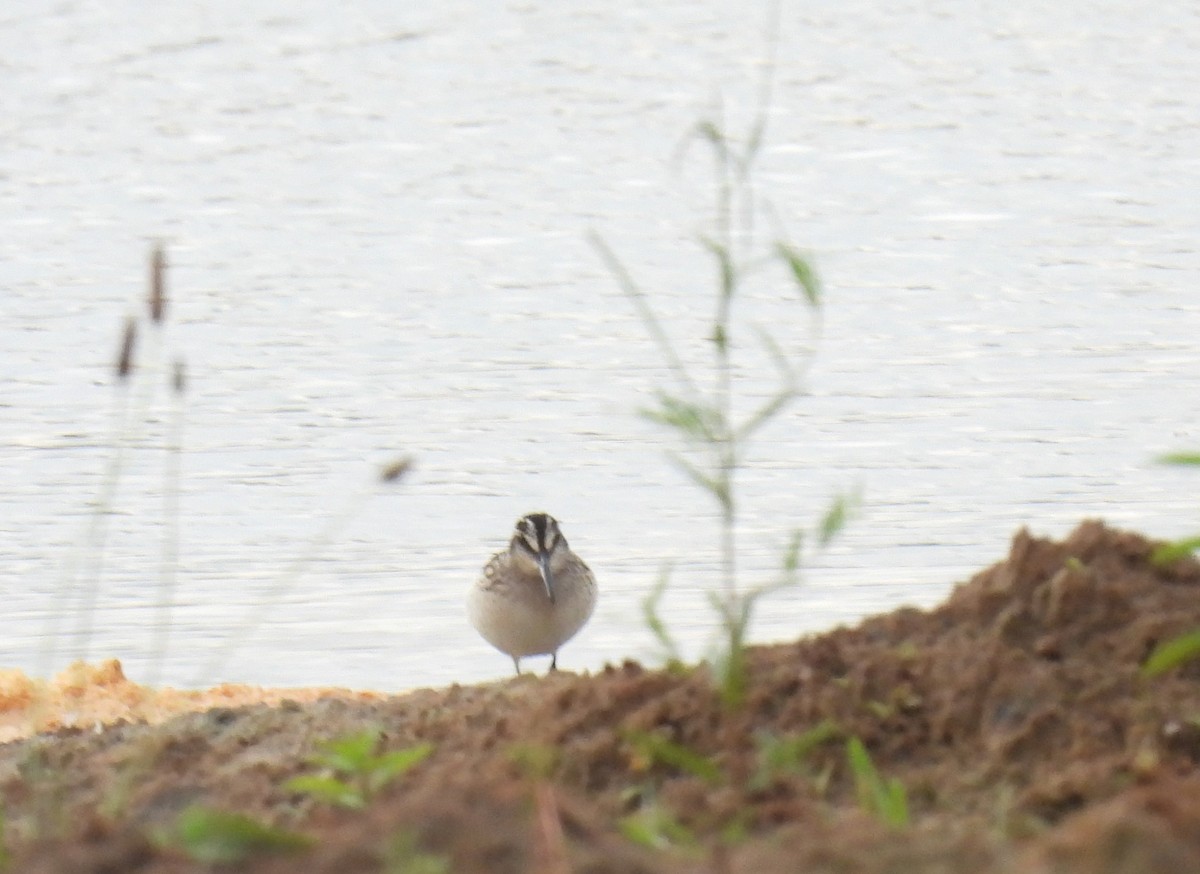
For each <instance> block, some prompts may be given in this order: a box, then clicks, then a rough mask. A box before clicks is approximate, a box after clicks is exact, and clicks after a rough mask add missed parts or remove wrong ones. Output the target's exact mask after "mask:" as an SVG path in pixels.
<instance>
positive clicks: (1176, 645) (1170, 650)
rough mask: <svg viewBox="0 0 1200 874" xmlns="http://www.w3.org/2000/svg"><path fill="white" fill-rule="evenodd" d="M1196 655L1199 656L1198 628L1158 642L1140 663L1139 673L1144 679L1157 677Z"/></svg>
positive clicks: (1199, 640)
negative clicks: (1144, 660)
mask: <svg viewBox="0 0 1200 874" xmlns="http://www.w3.org/2000/svg"><path fill="white" fill-rule="evenodd" d="M1197 657H1200V628H1197V629H1196V630H1195V631H1189V632H1188V633H1186V634H1181V635H1180V636H1179V637H1173V638H1171V639H1170V640H1168V641H1164V642H1163V643H1160V644H1159V645H1158V646H1157V647H1155V648H1154V652H1152V653H1150V658H1148V659H1146V663H1145V664H1144V665H1142V669H1141V675H1142V677H1143V678H1146V679H1149V678H1151V677H1157V676H1159V675H1160V674H1165V673H1166V672H1167V671H1169V670H1172V669H1173V668H1177V667H1179V666H1180V665H1182V664H1184V663H1185V662H1189V661H1191V660H1192V659H1194V658H1197Z"/></svg>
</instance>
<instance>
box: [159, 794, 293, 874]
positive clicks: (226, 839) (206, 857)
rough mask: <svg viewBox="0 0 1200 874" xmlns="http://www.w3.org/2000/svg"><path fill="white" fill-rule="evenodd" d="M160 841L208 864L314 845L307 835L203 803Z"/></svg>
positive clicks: (181, 817) (186, 812) (236, 861)
mask: <svg viewBox="0 0 1200 874" xmlns="http://www.w3.org/2000/svg"><path fill="white" fill-rule="evenodd" d="M157 842H158V844H159V845H160V846H164V847H173V848H176V849H179V850H182V851H183V853H185V854H186V855H187V856H188V858H190V859H191V860H192V861H194V862H199V863H201V864H206V865H237V864H240V863H242V862H245V861H247V860H248V859H250V858H252V857H254V856H261V855H269V854H279V853H295V852H298V851H300V850H304V849H307V848H308V847H310V846H312V844H313V840H312V838H310V837H308V836H307V835H302V834H299V833H297V832H291V831H287V830H286V829H281V828H275V827H273V826H269V825H265V824H263V823H261V822H259V821H258V820H256V819H254V818H252V817H249V816H246V815H245V814H243V813H230V812H228V811H223V810H214V809H213V808H209V807H203V806H201V805H193V806H191V807H189V808H187V809H186V810H184V811H183V812H182V813H181V814H180V815H179V818H178V819H177V820H176V821H175V826H174V828H173V829H171V830H168V831H165V832H162V833H160V834H159V835H158V837H157Z"/></svg>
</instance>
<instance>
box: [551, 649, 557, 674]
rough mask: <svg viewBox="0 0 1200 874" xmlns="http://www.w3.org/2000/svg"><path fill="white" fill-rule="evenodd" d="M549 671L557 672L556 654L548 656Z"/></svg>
mask: <svg viewBox="0 0 1200 874" xmlns="http://www.w3.org/2000/svg"><path fill="white" fill-rule="evenodd" d="M550 670H552V671H557V670H558V653H553V654H551V656H550Z"/></svg>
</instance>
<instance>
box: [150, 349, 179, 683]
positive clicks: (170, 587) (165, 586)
mask: <svg viewBox="0 0 1200 874" xmlns="http://www.w3.org/2000/svg"><path fill="white" fill-rule="evenodd" d="M172 385H173V389H174V390H173V392H172V401H171V419H170V424H169V426H168V431H167V439H166V445H165V450H166V451H165V456H166V457H165V460H164V469H163V495H162V497H163V507H162V513H163V539H162V557H161V561H160V563H159V575H158V580H159V585H158V589H159V592H158V603H157V605H156V616H155V619H154V640H153V644H152V658H151V663H150V674H149V678H148V682H149V685H151V686H156V685H158V683H159V681H160V680H161V678H162V670H163V666H164V664H165V662H166V658H167V648H168V646H169V645H170V639H171V621H172V613H173V612H174V609H175V596H176V586H177V583H178V580H177V574H178V568H179V497H180V480H181V478H182V476H181V470H182V460H183V419H184V415H183V414H184V398H183V394H184V375H183V364H182V362H176V364H175V367H174V370H173V373H172Z"/></svg>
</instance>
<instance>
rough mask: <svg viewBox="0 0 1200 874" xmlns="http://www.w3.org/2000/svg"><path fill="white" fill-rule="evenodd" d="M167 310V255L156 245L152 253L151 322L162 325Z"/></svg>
mask: <svg viewBox="0 0 1200 874" xmlns="http://www.w3.org/2000/svg"><path fill="white" fill-rule="evenodd" d="M166 308H167V253H166V252H165V251H164V249H163V245H162V243H156V244H155V246H154V249H153V250H152V251H151V253H150V321H152V322H154V324H156V325H161V324H162V320H163V315H164V313H165V311H166Z"/></svg>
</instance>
